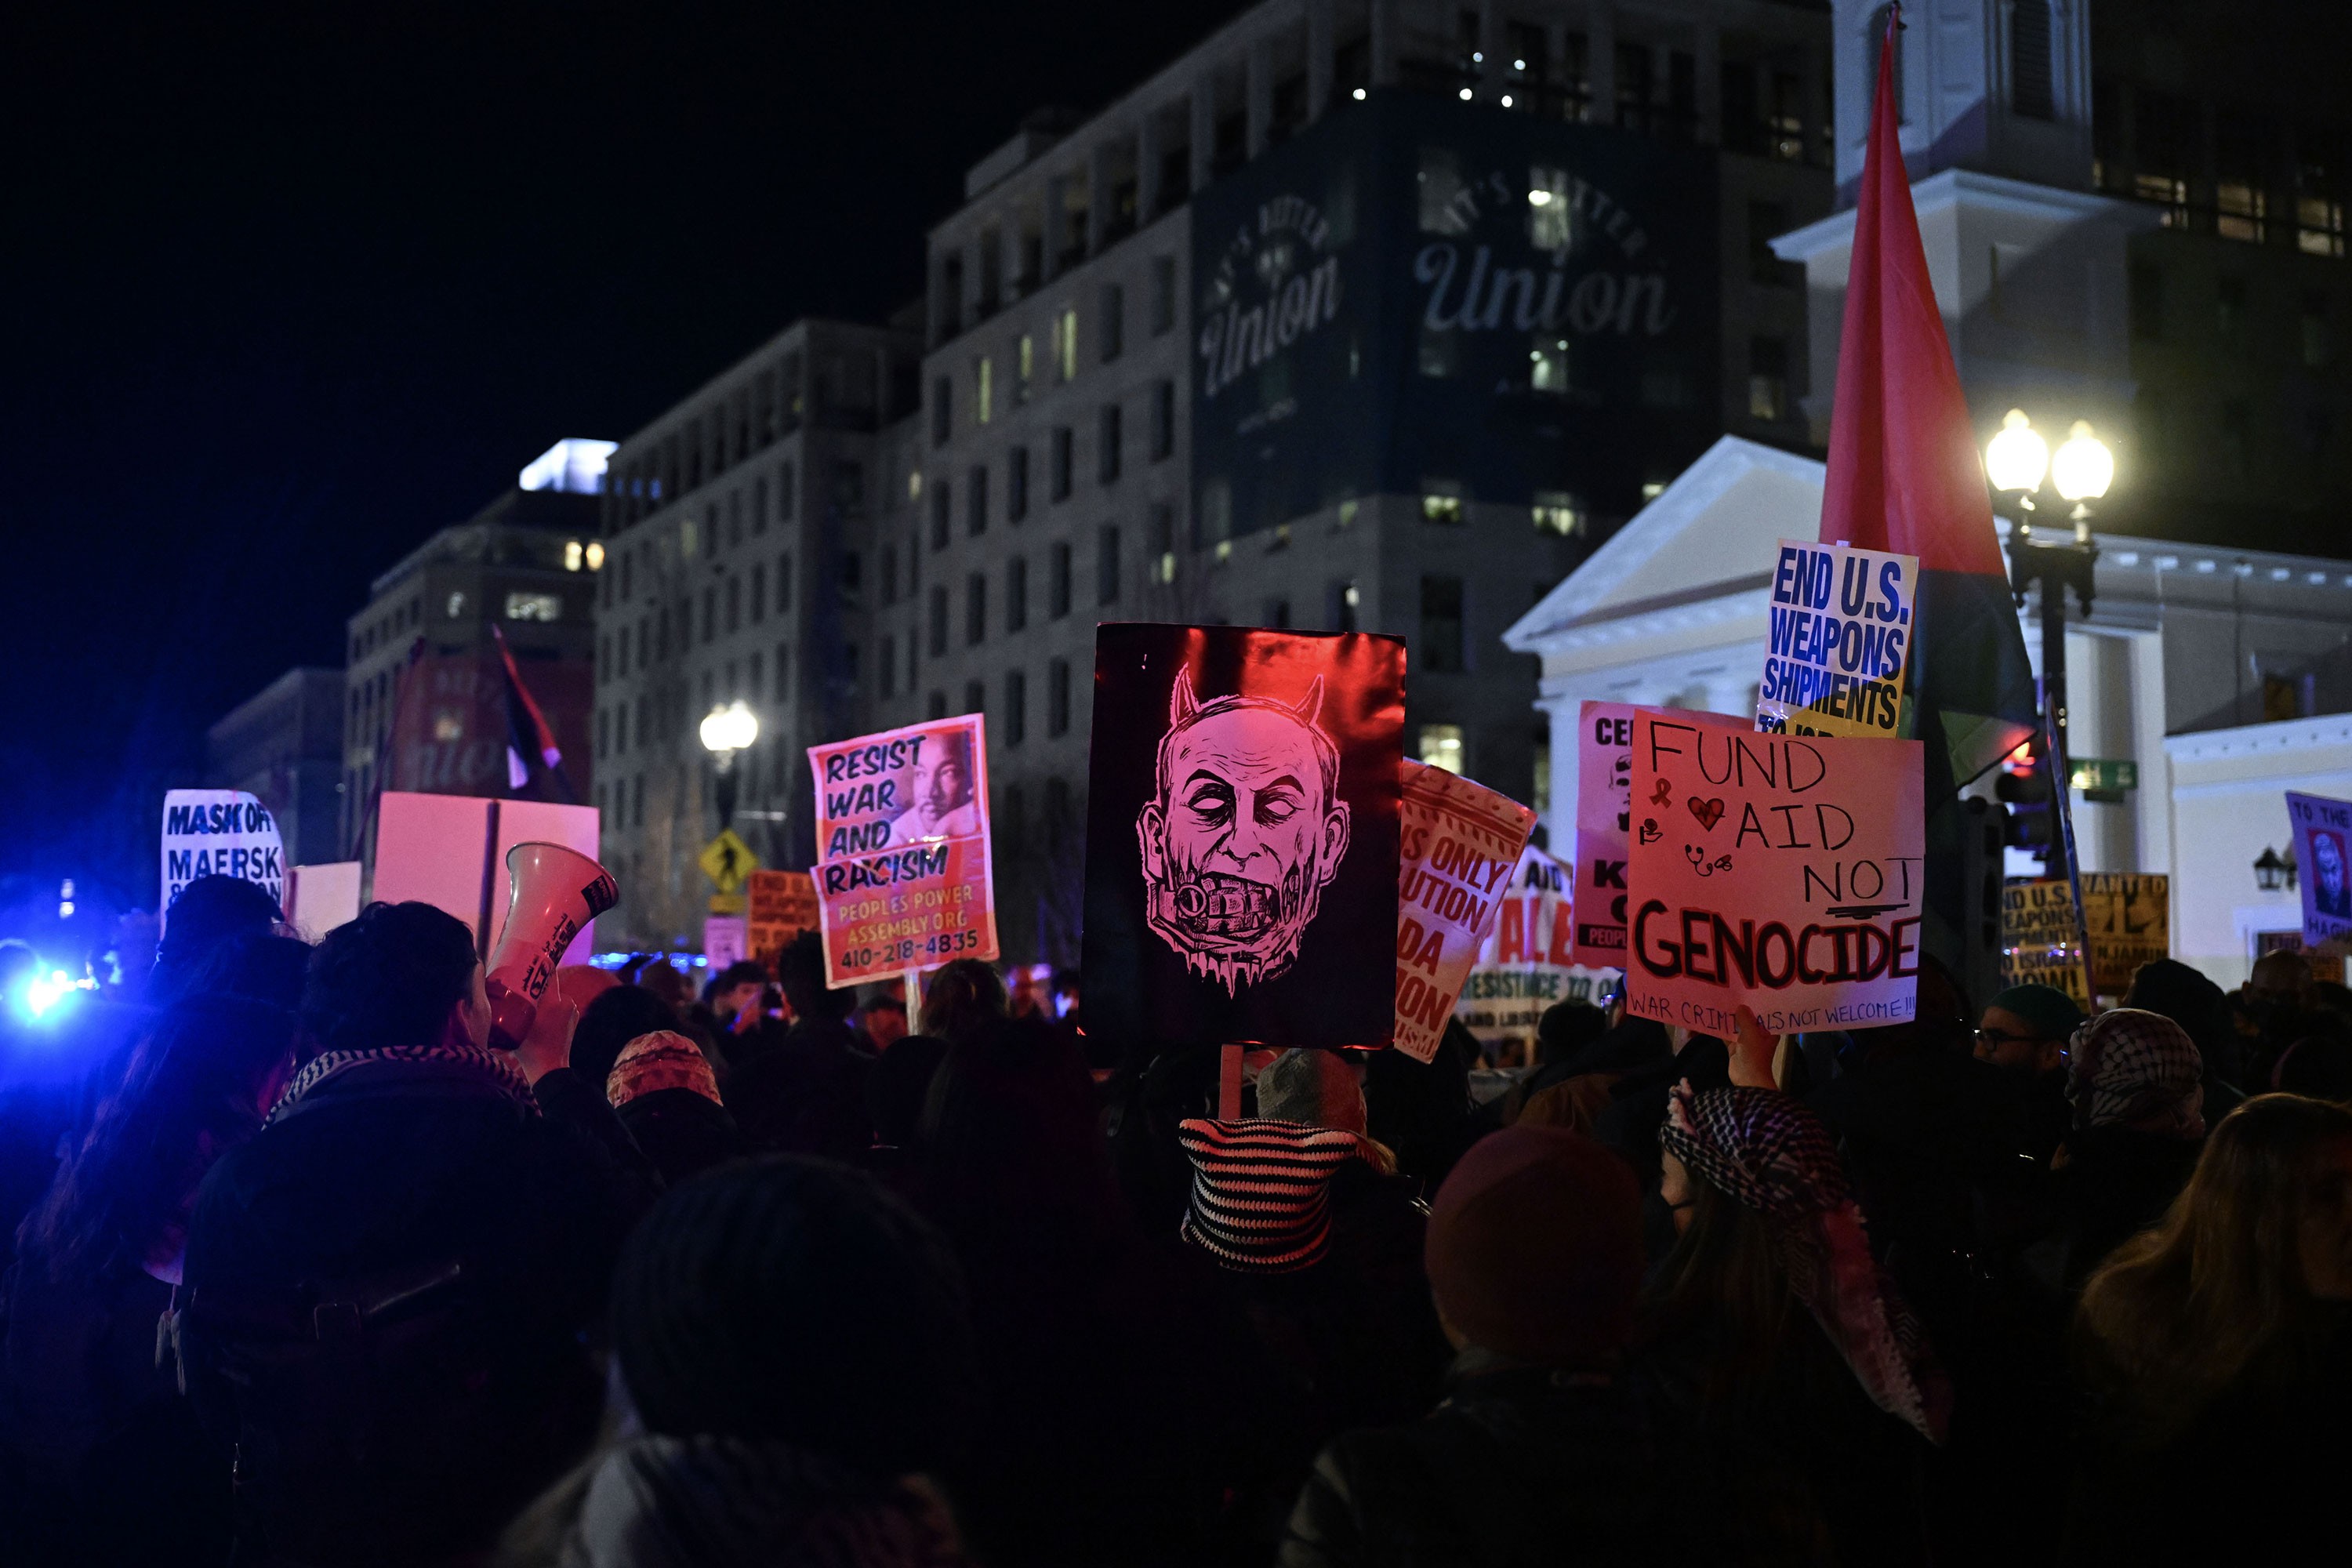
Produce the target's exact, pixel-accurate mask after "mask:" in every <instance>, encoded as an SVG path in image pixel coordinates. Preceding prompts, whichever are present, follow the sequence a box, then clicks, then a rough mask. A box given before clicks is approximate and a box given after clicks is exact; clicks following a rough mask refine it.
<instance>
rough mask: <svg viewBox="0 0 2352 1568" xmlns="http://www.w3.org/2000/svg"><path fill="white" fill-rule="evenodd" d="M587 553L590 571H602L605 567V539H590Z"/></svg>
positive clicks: (608, 591) (608, 590)
mask: <svg viewBox="0 0 2352 1568" xmlns="http://www.w3.org/2000/svg"><path fill="white" fill-rule="evenodd" d="M586 554H587V560H588V570H589V571H591V572H602V571H603V570H604V542H603V541H601V540H594V539H592V540H590V541H589V542H588V549H587V552H586ZM606 592H607V593H610V592H611V590H610V589H607V590H606Z"/></svg>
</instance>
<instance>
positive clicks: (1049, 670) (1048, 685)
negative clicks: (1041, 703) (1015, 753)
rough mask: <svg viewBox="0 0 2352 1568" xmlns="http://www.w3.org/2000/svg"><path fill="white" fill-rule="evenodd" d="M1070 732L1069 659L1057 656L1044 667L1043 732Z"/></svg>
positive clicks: (1058, 733)
mask: <svg viewBox="0 0 2352 1568" xmlns="http://www.w3.org/2000/svg"><path fill="white" fill-rule="evenodd" d="M1069 732H1070V661H1069V660H1068V659H1066V658H1057V659H1055V660H1054V661H1053V662H1052V663H1050V664H1048V665H1047V666H1046V667H1045V733H1047V734H1048V735H1066V734H1068V733H1069Z"/></svg>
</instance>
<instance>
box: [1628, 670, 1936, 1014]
mask: <svg viewBox="0 0 2352 1568" xmlns="http://www.w3.org/2000/svg"><path fill="white" fill-rule="evenodd" d="M1919 773H1920V756H1919V744H1918V742H1916V741H1863V740H1848V739H1844V738H1842V737H1836V736H1820V737H1811V738H1800V737H1798V736H1794V735H1769V734H1759V733H1757V732H1756V731H1748V730H1722V729H1717V728H1715V727H1714V726H1712V725H1710V724H1706V723H1705V722H1703V721H1700V720H1699V719H1698V718H1697V716H1696V715H1693V714H1688V713H1682V712H1676V711H1673V710H1664V709H1655V708H1643V709H1638V710H1635V712H1634V715H1633V848H1632V860H1631V864H1630V865H1629V866H1628V867H1627V877H1626V882H1627V885H1628V888H1629V889H1630V895H1629V896H1630V901H1631V903H1632V906H1633V917H1632V919H1631V921H1629V922H1628V925H1627V942H1626V951H1627V956H1628V959H1629V962H1628V963H1627V964H1626V966H1625V993H1626V1001H1625V1008H1626V1011H1627V1012H1629V1013H1631V1014H1633V1015H1634V1016H1638V1017H1643V1018H1652V1019H1655V1020H1656V1021H1658V1022H1659V1023H1663V1024H1681V1025H1685V1026H1688V1027H1690V1028H1692V1029H1696V1030H1698V1031H1700V1032H1701V1033H1704V1034H1710V1035H1720V1036H1724V1037H1728V1036H1729V1035H1730V1033H1731V1030H1732V1012H1733V1009H1734V1008H1736V1007H1738V1006H1739V1005H1741V1004H1743V1003H1744V1004H1746V1005H1748V1006H1749V1007H1752V1008H1754V1009H1755V1011H1756V1016H1757V1017H1758V1018H1759V1019H1760V1020H1762V1022H1763V1024H1764V1026H1765V1027H1766V1028H1768V1029H1770V1030H1772V1031H1774V1032H1775V1033H1780V1034H1785V1033H1788V1032H1790V1031H1791V1030H1797V1029H1867V1028H1874V1027H1877V1026H1881V1025H1885V1024H1900V1023H1903V1022H1905V1021H1906V1020H1907V1019H1909V1018H1910V1017H1911V1016H1913V1013H1914V1011H1915V1008H1916V989H1917V981H1918V973H1919V941H1920V931H1919V927H1920V914H1919V907H1920V891H1921V877H1920V870H1921V856H1922V853H1923V850H1924V844H1923V840H1924V837H1925V828H1924V822H1923V817H1922V814H1921V811H1920V777H1919Z"/></svg>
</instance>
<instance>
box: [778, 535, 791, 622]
mask: <svg viewBox="0 0 2352 1568" xmlns="http://www.w3.org/2000/svg"><path fill="white" fill-rule="evenodd" d="M792 608H793V552H791V551H789V550H787V551H785V552H783V553H782V555H779V556H777V557H776V614H778V615H780V616H783V615H790V614H791V613H792Z"/></svg>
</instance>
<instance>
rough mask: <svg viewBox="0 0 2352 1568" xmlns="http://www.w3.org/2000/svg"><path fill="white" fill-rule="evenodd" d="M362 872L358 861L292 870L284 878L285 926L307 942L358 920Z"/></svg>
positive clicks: (333, 862)
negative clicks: (298, 933)
mask: <svg viewBox="0 0 2352 1568" xmlns="http://www.w3.org/2000/svg"><path fill="white" fill-rule="evenodd" d="M361 870H362V867H361V865H360V863H359V862H358V861H357V860H331V861H328V862H327V863H326V864H324V865H320V866H297V867H295V868H293V869H292V870H290V871H289V872H288V873H287V878H286V921H287V923H288V924H289V925H291V926H293V927H294V928H295V929H296V930H298V931H300V932H301V933H302V937H303V940H305V941H306V942H316V941H318V940H319V939H320V937H322V936H324V935H326V934H327V933H328V932H329V931H333V930H334V929H335V928H336V927H337V926H341V925H348V924H350V923H351V922H352V921H355V920H357V919H359V918H360V872H361Z"/></svg>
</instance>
